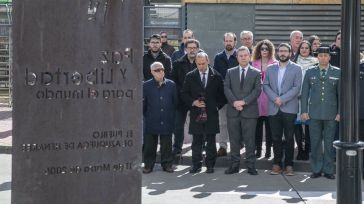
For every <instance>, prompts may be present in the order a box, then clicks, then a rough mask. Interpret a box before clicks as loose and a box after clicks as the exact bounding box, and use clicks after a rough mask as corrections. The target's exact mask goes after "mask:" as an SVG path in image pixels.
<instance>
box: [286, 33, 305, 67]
mask: <svg viewBox="0 0 364 204" xmlns="http://www.w3.org/2000/svg"><path fill="white" fill-rule="evenodd" d="M289 39H290V45H291V60H294V58H295V57H296V54H297V52H298V47H299V46H300V44H301V42H302V40H303V33H302V32H301V31H299V30H294V31H292V32H291V35H290V36H289Z"/></svg>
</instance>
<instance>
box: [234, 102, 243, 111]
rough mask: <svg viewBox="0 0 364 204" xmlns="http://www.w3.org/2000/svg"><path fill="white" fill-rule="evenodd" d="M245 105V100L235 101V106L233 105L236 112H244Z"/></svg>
mask: <svg viewBox="0 0 364 204" xmlns="http://www.w3.org/2000/svg"><path fill="white" fill-rule="evenodd" d="M244 105H246V103H245V101H244V100H240V101H234V104H233V106H234V108H235V110H237V111H242V110H243V106H244Z"/></svg>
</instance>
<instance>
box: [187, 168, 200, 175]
mask: <svg viewBox="0 0 364 204" xmlns="http://www.w3.org/2000/svg"><path fill="white" fill-rule="evenodd" d="M200 171H201V167H199V168H198V167H192V169H190V174H195V173H198V172H200Z"/></svg>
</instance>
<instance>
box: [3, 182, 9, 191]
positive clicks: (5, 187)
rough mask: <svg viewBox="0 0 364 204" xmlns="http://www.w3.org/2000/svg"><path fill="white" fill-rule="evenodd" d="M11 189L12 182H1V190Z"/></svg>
mask: <svg viewBox="0 0 364 204" xmlns="http://www.w3.org/2000/svg"><path fill="white" fill-rule="evenodd" d="M10 190H11V182H5V183H2V184H0V191H10Z"/></svg>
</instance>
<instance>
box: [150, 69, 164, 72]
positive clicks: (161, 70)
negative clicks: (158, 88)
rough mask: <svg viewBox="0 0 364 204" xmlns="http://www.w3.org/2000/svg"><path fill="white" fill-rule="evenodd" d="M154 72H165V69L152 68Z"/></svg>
mask: <svg viewBox="0 0 364 204" xmlns="http://www.w3.org/2000/svg"><path fill="white" fill-rule="evenodd" d="M152 71H153V72H164V69H155V70H152Z"/></svg>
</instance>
